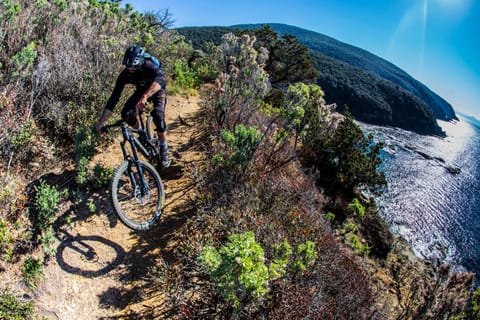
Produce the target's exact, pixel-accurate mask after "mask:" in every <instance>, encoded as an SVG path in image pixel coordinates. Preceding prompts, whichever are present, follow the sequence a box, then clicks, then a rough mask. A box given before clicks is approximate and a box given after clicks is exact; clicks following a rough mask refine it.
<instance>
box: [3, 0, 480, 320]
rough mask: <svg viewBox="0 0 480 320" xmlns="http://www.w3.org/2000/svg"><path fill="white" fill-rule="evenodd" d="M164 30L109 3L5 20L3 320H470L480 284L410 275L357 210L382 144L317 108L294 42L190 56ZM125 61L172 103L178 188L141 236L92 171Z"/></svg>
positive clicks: (19, 3)
mask: <svg viewBox="0 0 480 320" xmlns="http://www.w3.org/2000/svg"><path fill="white" fill-rule="evenodd" d="M171 19H172V17H171V16H170V14H169V13H168V11H159V12H156V13H144V14H141V13H139V12H137V11H135V10H134V8H132V7H131V6H129V5H127V6H126V7H122V6H120V2H119V1H96V0H90V1H81V0H73V1H63V0H57V1H46V0H36V1H27V0H1V1H0V132H1V136H0V274H2V277H1V279H0V318H1V319H8V320H10V319H41V318H52V319H55V318H61V316H60V315H59V314H58V313H57V311H58V310H59V309H61V311H62V313H61V314H62V315H63V318H74V319H79V318H84V319H95V315H96V314H101V315H102V317H101V318H108V319H264V318H266V319H305V318H312V319H377V320H384V319H392V320H393V319H452V318H455V319H479V314H480V307H479V305H480V295H479V291H478V290H477V291H473V290H472V288H473V275H472V274H469V273H455V272H450V269H449V267H448V266H445V265H442V266H437V265H434V264H432V263H428V262H425V261H423V260H421V259H419V258H417V257H415V255H414V254H413V252H412V251H411V249H410V248H409V247H408V245H406V243H405V241H403V240H402V239H397V238H395V237H393V236H392V235H391V234H390V232H389V230H388V227H387V225H386V224H385V222H384V221H382V220H381V218H380V217H379V215H378V212H377V207H376V204H375V201H374V199H372V198H368V197H366V196H365V193H364V191H368V192H370V193H375V192H381V191H382V188H383V187H385V184H386V181H385V176H384V174H383V173H382V172H380V171H378V166H379V165H380V164H381V159H380V157H379V154H380V151H381V148H382V146H383V144H382V143H381V142H379V143H375V142H374V141H373V137H371V136H365V135H364V133H363V132H362V130H361V129H360V127H359V126H358V125H357V124H356V123H355V121H354V119H353V117H352V115H351V114H350V113H349V112H347V111H345V112H344V115H340V114H338V113H336V112H335V111H334V110H333V108H334V105H331V104H328V103H327V102H326V100H325V92H324V90H323V89H322V88H321V87H320V86H319V85H318V83H316V77H317V76H318V74H317V72H318V70H316V68H315V66H316V65H315V63H316V62H315V59H314V58H312V56H311V55H310V54H309V51H308V49H307V48H306V47H304V46H303V45H301V44H300V42H299V41H298V39H296V38H295V37H293V36H285V37H278V36H277V34H276V33H275V32H274V31H273V30H272V29H263V30H259V31H256V33H255V32H241V33H238V34H232V33H229V34H226V35H224V36H222V38H221V39H220V40H219V42H218V43H217V44H212V43H210V44H207V45H205V46H204V47H203V50H198V48H197V50H196V49H195V48H193V47H192V46H191V45H190V43H189V42H188V41H186V39H185V38H184V37H183V36H181V35H179V34H178V32H177V31H175V30H171V29H170V26H171V21H172V20H171ZM222 32H223V31H222ZM215 37H216V36H215ZM215 37H214V38H215ZM132 44H140V45H142V46H144V47H145V48H146V49H147V50H148V51H149V52H151V53H152V54H154V55H155V56H157V57H158V58H159V59H160V60H161V61H162V65H163V66H164V70H165V73H166V76H167V89H168V92H169V96H170V97H172V96H173V95H178V96H179V97H180V96H181V98H177V99H171V98H170V100H169V101H172V100H174V101H176V104H175V105H173V104H169V105H168V106H167V108H172V107H175V108H178V109H175V110H174V111H173V112H171V113H169V114H170V117H169V120H170V121H171V122H170V123H168V126H169V131H170V132H173V131H175V134H176V136H175V135H172V136H173V137H172V139H174V137H177V138H178V140H177V141H172V143H171V144H170V146H171V148H172V150H171V153H172V156H173V157H174V158H175V160H176V161H178V163H175V166H174V167H175V168H176V170H177V171H176V172H175V175H176V176H177V177H175V175H173V176H172V175H168V174H166V173H165V171H161V172H162V174H161V175H162V179H163V180H164V183H165V185H166V186H167V188H166V193H167V194H166V197H167V201H166V202H167V203H168V205H167V206H166V207H164V211H163V213H162V217H161V219H160V221H159V223H158V225H157V226H156V227H155V228H154V229H153V230H150V231H148V232H134V231H133V230H129V229H127V228H126V227H123V228H121V227H119V224H120V222H119V220H118V219H117V218H116V215H115V211H114V210H113V209H112V208H111V205H110V202H109V199H110V195H109V191H108V190H109V189H108V184H109V181H110V179H111V177H112V174H113V172H114V170H115V166H116V165H113V163H115V161H112V159H115V160H116V161H122V158H121V154H120V152H119V151H118V150H117V152H116V154H112V155H108V154H107V155H105V154H103V157H104V158H105V159H108V160H109V161H104V162H95V156H96V155H98V154H99V153H105V152H108V150H109V146H111V145H112V144H113V143H116V144H117V147H118V139H117V138H118V137H117V136H116V135H115V133H114V132H113V133H110V135H103V136H100V137H99V136H98V135H97V133H96V131H95V125H96V122H97V119H98V116H99V115H100V114H101V112H102V111H103V108H104V106H105V103H106V101H107V99H108V97H109V94H110V92H111V90H112V87H113V84H114V82H115V79H116V75H117V74H118V72H119V71H120V70H121V69H122V66H121V61H122V57H123V53H124V50H125V48H127V47H128V46H130V45H132ZM328 61H330V60H328ZM323 72H325V73H328V72H329V71H328V70H327V69H325V70H323ZM331 72H332V73H333V72H334V71H331ZM352 72H357V71H352ZM368 77H369V74H365V78H368ZM335 79H338V77H337V76H336V77H335ZM350 81H353V78H352V79H351V80H350ZM363 85H375V86H376V87H377V88H380V89H381V90H380V93H379V94H378V96H375V99H379V100H381V99H382V98H385V97H386V96H389V93H388V90H389V89H388V88H386V89H385V88H382V85H383V83H382V82H380V81H378V80H375V78H373V79H372V81H371V82H367V81H366V82H365V83H363ZM382 90H383V91H382ZM130 92H131V91H130V90H127V93H130ZM383 92H385V96H382V94H383ZM192 96H195V99H192V100H194V101H199V102H195V112H193V115H191V118H188V119H186V118H184V117H182V116H183V114H181V111H182V105H181V103H182V101H183V103H185V104H188V105H191V104H192V103H193V102H192V101H189V97H192ZM127 97H128V95H127V94H124V96H123V97H122V101H121V102H124V101H125V100H126V98H127ZM396 97H398V99H399V100H400V101H398V104H401V103H402V101H401V100H402V99H404V100H408V99H410V98H409V96H408V95H407V94H406V93H404V92H401V94H400V95H397V96H396ZM337 98H338V99H340V98H341V97H337ZM368 99H370V97H368ZM179 101H180V102H179ZM389 106H390V105H389ZM382 108H383V106H382ZM385 108H387V107H386V106H385ZM119 109H120V108H119V107H117V109H116V110H115V112H114V117H113V118H112V119H114V118H119V117H120V112H119ZM169 110H170V109H169ZM177 110H178V111H177ZM350 110H351V111H352V113H353V111H354V107H353V106H351V108H350ZM175 112H178V115H176V114H175ZM412 112H413V111H412ZM172 114H173V115H174V116H171V115H172ZM391 114H392V118H395V112H392V113H391ZM418 117H419V116H418ZM425 119H428V118H427V116H425ZM172 120H174V121H172ZM416 120H418V119H416ZM425 125H428V124H425ZM182 128H185V129H184V130H183V131H184V132H182ZM187 128H188V129H187ZM187 131H188V135H187V136H185V134H186V132H187ZM429 133H432V132H431V131H430V132H429ZM180 139H184V140H182V141H184V142H183V143H182V144H180ZM189 150H190V151H191V150H193V151H191V152H195V153H196V155H200V156H199V157H198V158H199V160H198V159H197V158H195V157H192V159H193V158H195V159H193V160H192V159H188V161H187V160H185V158H186V157H185V154H186V152H187V151H189ZM158 169H159V170H160V169H161V168H158ZM178 176H181V178H182V179H184V183H183V184H182V186H181V189H173V188H172V185H173V184H172V183H171V182H172V180H174V179H178ZM179 195H181V196H183V199H182V201H181V202H177V203H175V201H176V199H178V197H179ZM174 211H175V212H174ZM114 230H115V231H114ZM118 230H121V231H122V232H124V234H118ZM114 240H115V241H114ZM92 242H93V243H95V242H96V244H100V249H98V250H95V247H94V246H93V245H92ZM108 249H110V251H111V252H110V253H108ZM68 252H69V253H70V254H71V255H70V256H68V254H67V253H68ZM73 257H80V258H78V259H77V260H79V261H74V258H73ZM74 262H77V263H79V264H80V265H81V266H83V269H82V268H79V267H75V264H74ZM85 266H88V268H87V267H85ZM52 269H53V270H57V271H58V272H59V273H54V274H53V275H52V273H47V272H45V271H46V270H49V271H50V272H51V270H52ZM7 274H8V276H6V275H7ZM65 282H69V283H65ZM70 282H71V283H70ZM48 285H50V286H52V287H48ZM58 288H60V289H64V288H69V290H64V291H62V290H59V289H58ZM79 288H80V289H79ZM81 288H90V289H91V288H95V289H97V288H100V289H99V290H100V292H96V293H95V294H85V292H83V291H82V290H81ZM88 292H89V293H91V292H94V291H92V290H88ZM52 297H55V299H54V300H53V301H50V303H46V302H45V300H48V298H50V299H53V298H52ZM79 297H81V298H84V299H79ZM72 303H78V304H80V305H75V306H73V305H72ZM74 310H77V313H74ZM78 310H80V311H78ZM94 311H95V312H94ZM97 318H99V317H97Z"/></svg>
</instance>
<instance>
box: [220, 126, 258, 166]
mask: <svg viewBox="0 0 480 320" xmlns="http://www.w3.org/2000/svg"><path fill="white" fill-rule="evenodd" d="M220 137H221V138H222V140H223V142H224V143H225V145H226V150H227V152H228V153H227V154H225V157H224V158H223V159H224V163H223V165H225V166H226V167H227V168H229V169H232V170H239V171H242V172H243V171H244V170H245V168H246V167H247V165H248V164H249V162H250V160H251V159H252V156H253V154H254V152H255V150H256V149H257V147H258V145H259V143H260V141H261V138H262V135H261V133H260V131H258V130H257V129H256V128H247V127H245V126H244V125H238V126H236V127H235V130H234V131H230V130H223V131H222V132H221V134H220Z"/></svg>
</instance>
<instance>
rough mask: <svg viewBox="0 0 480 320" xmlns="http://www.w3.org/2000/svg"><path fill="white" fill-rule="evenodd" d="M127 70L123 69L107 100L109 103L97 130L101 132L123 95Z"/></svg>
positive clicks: (99, 120)
mask: <svg viewBox="0 0 480 320" xmlns="http://www.w3.org/2000/svg"><path fill="white" fill-rule="evenodd" d="M126 82H127V81H126V71H125V70H123V71H122V72H121V73H120V75H119V76H118V78H117V81H116V82H115V88H113V92H112V95H111V96H110V98H109V99H108V101H107V104H106V106H105V110H103V113H102V115H101V116H100V118H99V119H98V123H97V132H98V133H99V134H101V133H102V132H101V129H102V127H103V126H104V125H105V121H107V119H108V117H109V116H110V114H111V113H112V111H113V109H114V108H115V106H116V105H117V103H118V100H119V99H120V96H121V95H122V91H123V88H124V87H125V84H126Z"/></svg>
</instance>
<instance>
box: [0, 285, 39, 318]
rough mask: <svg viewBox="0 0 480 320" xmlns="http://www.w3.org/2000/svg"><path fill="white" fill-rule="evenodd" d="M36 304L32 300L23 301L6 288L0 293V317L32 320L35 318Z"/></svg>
mask: <svg viewBox="0 0 480 320" xmlns="http://www.w3.org/2000/svg"><path fill="white" fill-rule="evenodd" d="M33 315H34V306H33V303H32V302H30V301H29V302H26V303H22V302H20V301H18V299H17V298H15V296H14V295H12V294H11V293H10V292H9V290H7V289H5V290H3V292H1V293H0V319H3V320H30V319H33Z"/></svg>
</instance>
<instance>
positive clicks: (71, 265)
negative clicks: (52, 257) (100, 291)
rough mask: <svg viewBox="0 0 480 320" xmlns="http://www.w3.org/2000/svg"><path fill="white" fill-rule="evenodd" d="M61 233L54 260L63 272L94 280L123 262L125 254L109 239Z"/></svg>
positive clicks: (120, 247)
mask: <svg viewBox="0 0 480 320" xmlns="http://www.w3.org/2000/svg"><path fill="white" fill-rule="evenodd" d="M62 233H63V237H62V239H61V243H60V245H59V246H58V248H57V252H56V260H57V263H58V265H59V266H60V267H61V268H62V269H63V270H64V271H65V272H68V273H70V274H75V275H79V276H83V277H87V278H96V277H100V276H103V275H105V274H107V273H109V272H110V271H112V270H114V269H115V268H117V267H118V266H119V265H120V264H121V263H122V262H123V261H124V260H125V255H126V252H125V251H124V249H123V248H122V246H120V245H119V244H117V243H115V242H113V241H111V240H109V239H106V238H104V237H101V236H98V235H88V236H83V235H76V236H73V235H71V234H70V233H68V232H67V231H62ZM78 256H80V258H79V257H78ZM106 257H108V258H106Z"/></svg>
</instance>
